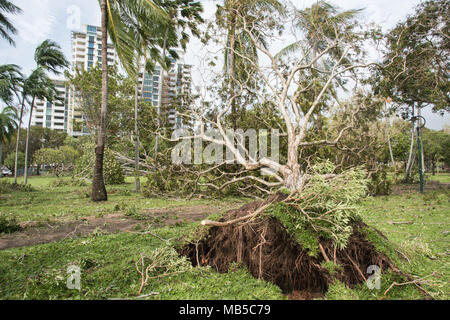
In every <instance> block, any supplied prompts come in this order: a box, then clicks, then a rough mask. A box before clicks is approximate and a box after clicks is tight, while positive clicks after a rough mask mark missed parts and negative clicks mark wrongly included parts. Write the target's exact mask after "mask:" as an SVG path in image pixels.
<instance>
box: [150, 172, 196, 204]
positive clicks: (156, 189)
mask: <svg viewBox="0 0 450 320" xmlns="http://www.w3.org/2000/svg"><path fill="white" fill-rule="evenodd" d="M146 177H147V182H146V183H145V184H144V186H143V188H142V194H143V195H144V197H148V198H151V197H154V196H155V195H170V194H176V195H187V194H190V193H191V192H192V191H193V189H192V184H186V181H188V180H192V181H195V179H194V178H192V177H189V176H188V174H183V173H182V172H181V171H178V168H177V167H176V166H171V165H168V166H166V167H164V168H162V169H160V170H156V171H155V172H152V173H149V174H148V175H147V176H146Z"/></svg>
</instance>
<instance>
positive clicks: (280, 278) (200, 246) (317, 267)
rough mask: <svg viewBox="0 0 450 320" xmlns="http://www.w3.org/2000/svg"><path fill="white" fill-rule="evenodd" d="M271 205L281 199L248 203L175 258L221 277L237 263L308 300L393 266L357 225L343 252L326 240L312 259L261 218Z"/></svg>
mask: <svg viewBox="0 0 450 320" xmlns="http://www.w3.org/2000/svg"><path fill="white" fill-rule="evenodd" d="M276 200H280V199H279V198H277V197H274V198H272V199H269V200H268V201H267V202H261V201H259V202H252V203H249V204H247V205H245V206H244V207H242V208H241V209H238V210H233V211H230V212H229V213H228V214H227V216H226V217H225V218H223V219H222V220H221V221H219V222H218V223H215V224H214V225H213V226H212V227H211V228H210V229H209V234H208V235H207V236H206V237H205V238H203V239H201V240H200V241H198V242H197V243H193V244H188V245H186V246H184V247H183V248H181V249H180V250H179V253H180V254H181V255H184V256H187V257H188V258H189V259H190V261H191V263H192V264H193V265H194V266H199V265H200V266H206V265H209V266H211V267H213V268H214V269H216V270H217V271H218V272H221V273H225V272H228V270H229V267H230V265H231V264H232V263H241V264H243V265H244V266H246V268H247V269H248V270H249V272H250V273H251V274H252V275H253V276H254V277H255V278H262V279H264V280H267V281H270V282H272V283H275V284H277V285H278V286H279V287H280V288H281V289H282V290H283V292H285V293H291V292H294V291H295V292H309V294H310V295H311V296H317V295H319V296H320V295H323V294H324V293H325V292H326V291H327V290H328V286H329V284H330V283H332V281H334V279H338V280H340V281H342V282H344V283H346V284H347V285H348V286H350V287H353V286H354V285H356V284H359V283H362V282H364V281H365V280H366V276H365V271H366V270H367V267H368V266H370V265H377V266H380V267H383V266H386V267H390V266H393V264H392V263H391V262H390V261H389V258H388V257H387V256H385V255H384V254H381V253H378V252H377V251H376V250H375V248H374V246H373V245H372V244H371V243H370V242H369V241H368V240H367V239H366V238H365V236H364V234H363V233H362V230H361V229H362V228H364V227H366V225H364V224H362V223H359V224H355V225H354V233H353V234H352V235H351V236H350V238H349V241H348V244H347V247H346V248H345V250H340V249H338V248H336V246H335V244H334V243H333V242H332V241H331V240H321V241H320V243H319V249H320V251H319V255H317V256H311V255H310V252H309V251H308V250H307V249H305V248H303V247H302V246H301V245H300V244H299V243H298V242H297V241H296V240H295V239H293V237H292V236H291V235H290V234H289V233H288V232H287V231H286V229H285V228H284V226H283V225H282V224H281V222H280V221H279V220H278V219H276V218H273V217H267V216H264V215H261V214H260V213H261V212H263V211H264V209H265V208H266V207H267V206H268V205H269V204H270V203H273V202H275V201H276ZM227 221H228V222H227ZM230 222H231V223H230ZM330 257H332V259H330ZM331 260H332V261H333V262H335V263H336V264H338V265H340V268H338V269H337V270H336V272H334V273H333V274H330V271H329V270H327V268H325V267H324V266H323V265H321V264H322V263H323V262H329V261H331Z"/></svg>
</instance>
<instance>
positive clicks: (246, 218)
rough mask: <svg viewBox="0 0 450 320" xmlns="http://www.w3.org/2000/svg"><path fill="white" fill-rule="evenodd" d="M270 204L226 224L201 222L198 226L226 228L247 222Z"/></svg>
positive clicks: (209, 221) (208, 221)
mask: <svg viewBox="0 0 450 320" xmlns="http://www.w3.org/2000/svg"><path fill="white" fill-rule="evenodd" d="M272 203H273V202H269V203H267V204H265V205H263V206H261V207H259V208H258V210H256V211H255V212H253V213H251V214H248V215H246V216H244V217H240V218H237V219H233V220H229V221H226V222H218V221H211V220H203V221H202V222H201V223H200V224H201V225H202V226H213V227H227V226H230V225H233V224H236V223H238V222H241V221H245V220H248V219H251V218H254V217H256V216H257V215H258V214H260V213H262V212H264V210H266V209H267V207H268V206H270V205H271V204H272Z"/></svg>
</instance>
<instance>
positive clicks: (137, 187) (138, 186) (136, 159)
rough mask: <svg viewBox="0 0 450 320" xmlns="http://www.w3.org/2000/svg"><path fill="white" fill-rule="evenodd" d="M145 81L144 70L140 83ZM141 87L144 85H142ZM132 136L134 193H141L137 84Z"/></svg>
mask: <svg viewBox="0 0 450 320" xmlns="http://www.w3.org/2000/svg"><path fill="white" fill-rule="evenodd" d="M144 80H145V68H144V72H143V77H142V82H144ZM142 85H144V84H143V83H142ZM134 95H135V97H134V134H135V140H136V141H135V145H134V162H135V164H134V169H135V178H134V192H136V193H139V192H141V181H140V178H139V129H138V83H137V82H136V87H135V92H134Z"/></svg>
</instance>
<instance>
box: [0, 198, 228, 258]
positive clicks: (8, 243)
mask: <svg viewBox="0 0 450 320" xmlns="http://www.w3.org/2000/svg"><path fill="white" fill-rule="evenodd" d="M229 208H230V207H225V208H224V207H213V206H207V205H198V206H179V207H173V208H158V209H148V210H145V213H144V214H143V215H142V218H141V219H135V218H133V217H127V216H125V215H124V214H119V213H117V214H109V215H105V216H103V217H101V218H100V217H87V218H82V219H80V220H76V221H69V222H61V221H54V222H50V223H45V222H44V223H42V222H35V221H29V222H24V223H21V224H20V225H21V226H22V227H23V228H24V230H23V231H20V232H16V233H13V234H8V235H0V250H3V249H8V248H16V247H25V246H31V245H37V244H42V243H48V242H54V241H58V240H63V239H67V238H76V237H81V236H87V235H90V234H92V233H93V232H98V233H114V232H126V231H132V230H135V229H137V228H139V226H146V225H149V224H151V225H153V226H162V225H175V224H177V223H181V222H194V221H200V220H202V219H204V218H206V217H207V216H209V215H210V214H213V213H219V212H222V211H223V210H224V209H229Z"/></svg>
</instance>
